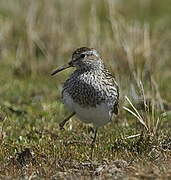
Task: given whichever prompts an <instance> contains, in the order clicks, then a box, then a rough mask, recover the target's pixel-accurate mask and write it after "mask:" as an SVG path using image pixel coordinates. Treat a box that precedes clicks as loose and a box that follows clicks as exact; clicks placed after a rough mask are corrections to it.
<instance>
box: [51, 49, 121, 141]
mask: <svg viewBox="0 0 171 180" xmlns="http://www.w3.org/2000/svg"><path fill="white" fill-rule="evenodd" d="M70 67H75V68H76V70H75V71H74V72H73V73H72V74H71V75H70V76H69V78H68V79H67V80H66V81H65V83H64V86H63V91H62V99H63V102H64V104H65V105H66V106H67V107H68V108H69V109H70V110H71V112H72V114H71V115H70V116H69V117H68V118H66V119H65V120H64V121H62V122H61V123H60V128H63V126H64V125H65V123H66V122H67V121H68V120H69V119H70V118H71V117H72V116H73V115H76V116H77V117H78V118H79V119H80V120H81V121H83V122H85V123H92V124H93V125H94V127H95V133H94V138H93V141H92V142H93V143H94V142H95V140H96V134H97V129H98V128H99V127H101V126H104V125H105V124H107V123H108V122H110V121H111V120H112V116H113V114H116V115H117V114H118V100H119V88H118V85H117V83H116V81H115V78H114V77H113V76H112V74H111V73H110V72H109V71H108V70H107V69H106V67H105V65H104V63H103V61H102V59H101V57H100V55H99V53H98V52H97V51H96V50H95V49H92V48H87V47H81V48H78V49H76V50H75V51H74V53H73V54H72V59H71V61H70V62H69V63H68V64H66V65H64V66H62V67H60V68H58V69H56V70H54V71H53V72H52V74H51V75H55V74H56V73H58V72H60V71H62V70H64V69H67V68H70Z"/></svg>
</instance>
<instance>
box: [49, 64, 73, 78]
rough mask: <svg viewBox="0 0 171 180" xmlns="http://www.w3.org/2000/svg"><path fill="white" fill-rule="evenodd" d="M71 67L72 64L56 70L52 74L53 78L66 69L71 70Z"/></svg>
mask: <svg viewBox="0 0 171 180" xmlns="http://www.w3.org/2000/svg"><path fill="white" fill-rule="evenodd" d="M70 67H71V65H70V64H65V65H63V66H61V67H59V68H57V69H55V70H54V71H53V72H52V73H51V76H53V75H55V74H57V73H58V72H60V71H63V70H65V69H67V68H70Z"/></svg>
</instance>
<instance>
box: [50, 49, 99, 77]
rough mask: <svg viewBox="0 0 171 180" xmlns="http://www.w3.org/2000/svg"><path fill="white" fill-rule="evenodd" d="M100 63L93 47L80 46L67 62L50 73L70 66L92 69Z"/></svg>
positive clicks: (53, 73)
mask: <svg viewBox="0 0 171 180" xmlns="http://www.w3.org/2000/svg"><path fill="white" fill-rule="evenodd" d="M101 64H102V62H101V58H100V55H99V53H98V52H97V51H96V50H95V49H93V48H87V47H81V48H78V49H76V50H75V51H74V52H73V54H72V59H71V61H69V63H67V64H65V65H64V66H62V67H60V68H57V69H56V70H54V71H53V72H52V73H51V75H55V74H56V73H58V72H60V71H62V70H65V69H67V68H70V67H76V68H77V69H93V68H98V66H100V65H101Z"/></svg>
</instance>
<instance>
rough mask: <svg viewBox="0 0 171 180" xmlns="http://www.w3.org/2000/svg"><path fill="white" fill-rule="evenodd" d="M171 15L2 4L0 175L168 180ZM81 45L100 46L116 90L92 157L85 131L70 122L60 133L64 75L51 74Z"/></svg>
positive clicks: (136, 4) (121, 4)
mask: <svg viewBox="0 0 171 180" xmlns="http://www.w3.org/2000/svg"><path fill="white" fill-rule="evenodd" d="M170 10H171V4H170V1H169V0H165V1H159V0H155V1H154V0H152V1H136V0H130V2H129V5H128V4H126V3H125V1H123V0H120V1H109V0H108V1H103V0H102V1H97V0H94V1H90V0H85V1H78V0H76V1H71V0H69V1H62V0H59V1H55V0H52V1H41V0H37V1H19V0H15V1H10V0H6V1H5V0H2V1H1V2H0V27H1V28H0V87H1V88H0V147H1V148H0V178H1V179H7V178H8V179H20V178H21V179H24V178H25V179H80V178H82V179H94V178H101V179H113V178H115V179H125V178H130V179H169V178H170V177H171V166H170V163H171V154H170V151H171V138H170V137H171V122H170V121H171V113H170V112H171V103H170V102H171V96H170V92H171V84H170V82H171V71H170V67H171V61H170V57H171V51H170V44H171V32H170V27H171V22H170V18H171V15H170ZM81 46H88V47H94V48H96V49H98V50H99V52H100V53H101V55H102V57H103V59H104V60H105V64H106V65H107V66H108V68H109V69H110V70H111V71H112V72H113V73H114V74H115V75H116V79H117V81H118V82H119V86H120V94H121V95H120V96H121V97H120V112H119V116H118V117H117V118H116V119H115V120H114V121H113V122H112V123H110V124H108V125H106V126H105V127H103V128H101V129H100V130H99V132H98V136H97V143H96V146H95V147H94V153H93V158H91V157H90V154H91V147H90V142H91V137H92V135H93V134H92V131H91V128H90V126H88V125H85V124H82V123H81V122H80V121H79V120H78V119H76V117H74V118H72V120H71V121H70V122H69V123H68V124H67V125H66V127H65V130H64V131H60V130H59V127H58V123H59V122H61V121H62V120H63V119H64V118H65V117H66V116H67V115H69V113H70V112H69V110H67V109H66V108H65V107H64V105H63V104H62V102H61V97H60V93H61V89H62V84H63V82H64V81H65V79H66V78H67V77H68V75H69V74H70V72H71V71H72V70H70V71H66V72H62V73H60V74H59V75H58V76H57V77H55V78H51V77H50V73H51V71H52V70H53V69H54V68H56V67H57V66H60V65H62V64H64V63H65V62H67V61H68V60H69V58H70V56H71V53H72V51H73V50H74V49H75V48H77V47H81ZM125 96H126V97H127V99H125ZM123 107H124V108H123Z"/></svg>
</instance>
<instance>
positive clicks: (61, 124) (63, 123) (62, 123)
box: [59, 112, 75, 130]
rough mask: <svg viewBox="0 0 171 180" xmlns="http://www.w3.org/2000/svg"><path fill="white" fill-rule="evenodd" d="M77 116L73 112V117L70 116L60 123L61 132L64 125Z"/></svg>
mask: <svg viewBox="0 0 171 180" xmlns="http://www.w3.org/2000/svg"><path fill="white" fill-rule="evenodd" d="M74 115H75V112H73V113H72V114H71V115H69V116H68V117H67V118H65V119H64V120H63V121H62V122H61V123H59V128H60V130H62V129H64V125H65V123H66V122H67V121H69V120H70V119H71V117H72V116H74Z"/></svg>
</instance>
